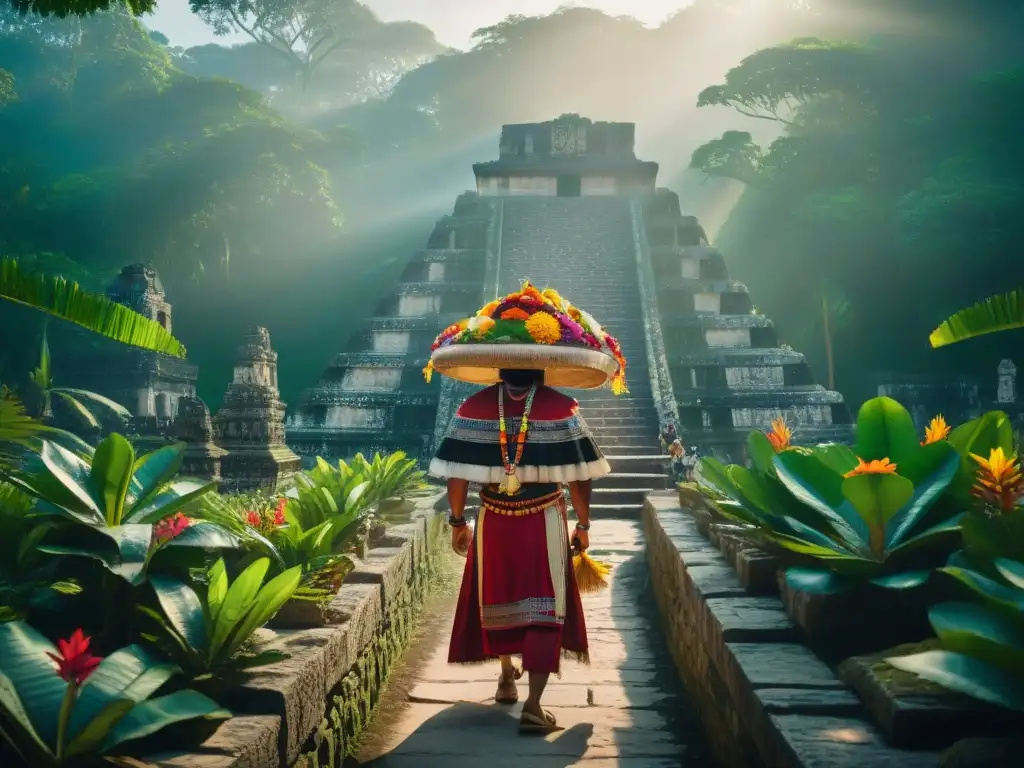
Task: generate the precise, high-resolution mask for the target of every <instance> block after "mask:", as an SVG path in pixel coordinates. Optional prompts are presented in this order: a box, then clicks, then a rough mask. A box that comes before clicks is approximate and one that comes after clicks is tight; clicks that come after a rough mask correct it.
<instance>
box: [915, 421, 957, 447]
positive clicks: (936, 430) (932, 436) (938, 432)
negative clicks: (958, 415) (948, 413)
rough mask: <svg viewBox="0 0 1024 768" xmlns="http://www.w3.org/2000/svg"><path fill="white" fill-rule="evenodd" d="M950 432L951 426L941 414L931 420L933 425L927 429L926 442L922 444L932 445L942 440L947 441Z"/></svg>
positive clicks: (925, 430)
mask: <svg viewBox="0 0 1024 768" xmlns="http://www.w3.org/2000/svg"><path fill="white" fill-rule="evenodd" d="M949 432H950V429H949V424H947V423H946V420H945V419H944V418H943V417H942V414H941V413H940V414H939V415H938V416H936V417H935V418H934V419H932V420H931V423H930V424H929V425H928V426H927V427H925V429H924V440H923V441H922V442H921V445H930V444H931V443H937V442H939V441H940V440H945V439H946V438H947V437H949Z"/></svg>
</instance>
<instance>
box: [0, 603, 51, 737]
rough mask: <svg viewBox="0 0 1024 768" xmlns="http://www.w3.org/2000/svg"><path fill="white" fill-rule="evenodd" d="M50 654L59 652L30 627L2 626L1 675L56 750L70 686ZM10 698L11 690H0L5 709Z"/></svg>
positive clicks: (17, 623) (34, 723) (0, 645)
mask: <svg viewBox="0 0 1024 768" xmlns="http://www.w3.org/2000/svg"><path fill="white" fill-rule="evenodd" d="M48 653H53V654H56V653H57V649H56V648H54V647H53V644H52V643H51V642H50V641H49V640H47V639H46V638H45V637H43V636H42V635H41V634H39V633H38V632H37V631H36V630H34V629H33V628H32V627H30V626H29V625H28V624H24V623H22V622H20V621H12V622H8V623H6V624H0V672H2V673H3V675H4V676H5V677H6V678H7V680H8V681H9V682H10V684H11V687H12V688H13V692H14V693H15V694H16V695H17V699H20V702H21V706H22V707H23V708H24V712H25V715H26V716H27V718H28V720H29V722H30V723H31V724H32V727H33V729H34V730H35V732H36V733H37V734H38V735H39V739H40V740H41V741H42V742H43V743H44V744H46V745H47V746H48V747H49V748H50V749H51V750H52V749H53V748H54V746H55V745H56V743H57V727H58V715H59V713H60V706H61V702H62V701H63V700H64V692H65V691H66V690H67V684H66V683H65V682H64V681H63V680H61V679H60V677H58V676H57V668H56V666H55V665H54V663H53V662H52V661H50V659H49V658H48V657H47V655H46V654H48ZM8 698H9V693H8V691H7V690H4V689H3V687H0V701H2V702H3V703H4V704H5V706H6V705H7V704H8V701H7V700H8ZM8 711H12V712H13V710H10V709H8Z"/></svg>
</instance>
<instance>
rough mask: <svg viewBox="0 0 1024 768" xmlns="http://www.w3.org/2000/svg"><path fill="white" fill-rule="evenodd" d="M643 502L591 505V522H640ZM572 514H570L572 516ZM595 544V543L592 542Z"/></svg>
mask: <svg viewBox="0 0 1024 768" xmlns="http://www.w3.org/2000/svg"><path fill="white" fill-rule="evenodd" d="M643 509H644V505H643V502H642V501H641V503H639V504H591V505H590V519H591V520H639V519H640V517H641V515H642V514H643ZM571 514H572V513H570V515H571ZM591 543H593V542H591Z"/></svg>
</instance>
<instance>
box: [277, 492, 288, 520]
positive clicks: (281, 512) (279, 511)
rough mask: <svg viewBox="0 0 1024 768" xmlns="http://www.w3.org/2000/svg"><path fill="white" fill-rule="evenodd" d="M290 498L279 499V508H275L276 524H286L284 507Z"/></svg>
mask: <svg viewBox="0 0 1024 768" xmlns="http://www.w3.org/2000/svg"><path fill="white" fill-rule="evenodd" d="M287 504H288V500H287V499H285V498H280V499H278V500H277V509H275V510H274V525H284V508H285V506H286V505H287Z"/></svg>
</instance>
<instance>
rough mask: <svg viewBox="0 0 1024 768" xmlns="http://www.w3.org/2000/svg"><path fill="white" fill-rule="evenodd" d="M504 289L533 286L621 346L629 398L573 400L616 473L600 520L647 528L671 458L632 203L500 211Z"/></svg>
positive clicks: (538, 200) (601, 497)
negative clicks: (645, 512)
mask: <svg viewBox="0 0 1024 768" xmlns="http://www.w3.org/2000/svg"><path fill="white" fill-rule="evenodd" d="M502 206H503V211H502V217H501V218H502V222H503V224H502V237H501V252H500V267H499V287H500V290H501V292H502V293H509V292H511V291H513V290H515V289H517V288H518V287H519V285H520V283H521V281H522V280H524V279H527V278H529V280H530V281H531V282H533V283H534V285H536V286H537V287H538V288H545V287H547V286H549V285H550V286H551V287H553V288H555V289H557V290H558V291H560V292H562V293H564V295H565V296H566V297H567V298H568V299H569V300H570V301H572V302H573V303H574V304H577V305H578V306H580V307H582V308H583V309H585V310H587V311H588V312H591V313H592V314H593V315H594V317H596V318H597V320H598V322H600V323H602V324H603V325H604V327H605V328H606V329H607V330H608V332H609V333H611V334H612V335H613V336H615V337H616V338H618V339H619V342H620V343H621V345H622V351H623V354H624V355H625V356H626V360H627V361H628V363H629V367H628V369H627V379H628V382H629V389H630V393H629V394H628V395H623V396H619V397H616V396H614V395H613V394H612V393H611V391H610V390H608V389H600V390H593V391H578V392H572V393H571V394H573V395H574V396H575V397H576V398H577V399H578V400H579V402H580V411H581V413H582V414H583V417H584V418H585V419H586V421H587V424H588V425H589V426H590V429H591V430H592V432H593V433H594V436H595V438H596V439H597V441H598V444H599V445H600V446H601V448H602V449H603V450H604V452H605V455H606V456H607V457H608V460H609V462H610V463H611V465H612V474H611V475H610V476H608V477H605V478H602V479H600V480H598V481H595V483H594V493H593V499H592V503H591V514H592V516H593V517H595V518H600V517H617V518H636V519H639V517H640V511H641V509H642V508H643V500H644V496H645V495H646V494H647V493H648V492H649V491H651V490H656V489H664V488H666V487H668V483H669V482H670V481H669V475H668V458H667V457H666V456H664V455H662V454H661V450H660V445H659V442H658V417H657V414H656V412H655V409H654V401H653V398H652V393H651V385H650V375H649V371H648V365H647V350H646V343H645V339H644V325H643V318H642V313H641V306H640V292H639V287H638V284H637V268H636V256H635V253H634V245H633V238H632V222H631V219H630V215H631V214H630V209H629V202H628V200H626V199H624V198H617V197H578V198H561V197H521V198H511V199H506V200H504V201H503V202H502Z"/></svg>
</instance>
